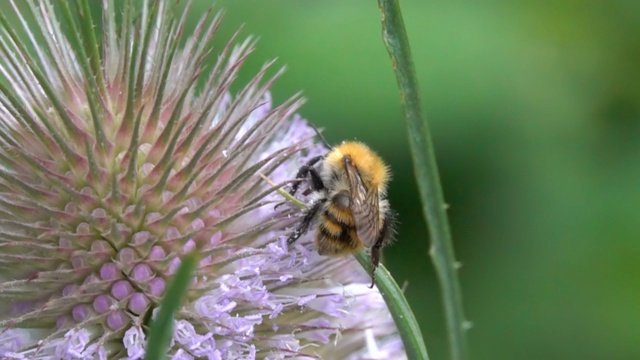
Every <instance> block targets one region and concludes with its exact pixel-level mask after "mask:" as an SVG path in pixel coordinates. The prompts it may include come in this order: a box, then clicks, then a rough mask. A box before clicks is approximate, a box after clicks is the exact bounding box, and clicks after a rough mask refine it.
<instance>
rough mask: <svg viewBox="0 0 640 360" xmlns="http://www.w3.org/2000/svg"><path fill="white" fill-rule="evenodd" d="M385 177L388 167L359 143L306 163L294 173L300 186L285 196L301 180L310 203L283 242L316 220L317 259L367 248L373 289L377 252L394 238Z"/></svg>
mask: <svg viewBox="0 0 640 360" xmlns="http://www.w3.org/2000/svg"><path fill="white" fill-rule="evenodd" d="M318 162H320V166H319V168H318V169H317V168H316V167H315V166H316V164H317V163H318ZM389 178H390V172H389V168H388V167H387V165H386V164H385V163H384V161H382V159H381V158H380V156H378V155H377V154H376V153H375V152H373V150H371V149H370V148H369V147H368V146H366V145H365V144H362V143H359V142H354V141H347V142H343V143H342V144H340V145H338V146H336V147H334V148H333V149H332V150H331V151H330V152H329V153H328V154H326V155H324V156H318V157H315V158H313V159H311V160H310V161H309V162H308V163H307V164H305V165H304V166H302V167H301V168H300V170H299V171H298V174H297V175H296V179H299V180H300V181H298V182H295V183H293V185H292V187H291V190H290V192H289V193H290V194H291V195H292V196H294V195H295V193H296V191H297V190H298V188H299V186H300V184H301V183H302V181H307V182H308V184H309V189H310V190H311V191H313V195H312V199H314V200H313V202H312V204H311V206H310V207H309V208H308V210H306V211H305V212H304V214H303V216H302V220H301V221H300V222H299V223H298V225H297V226H296V228H295V230H294V231H293V232H292V233H291V235H290V236H289V238H288V239H287V243H288V244H292V243H294V242H295V241H296V240H298V238H299V237H300V236H302V235H303V234H304V233H306V232H307V231H308V230H309V226H310V225H311V224H312V222H314V220H316V218H317V220H318V221H316V222H317V225H316V237H315V243H316V246H317V248H318V253H319V254H320V255H329V256H340V255H347V254H353V253H355V252H358V251H360V250H362V249H363V248H369V249H371V262H372V264H373V267H372V269H371V281H372V282H371V287H373V283H374V281H375V270H376V268H377V267H378V264H379V262H380V250H381V249H382V248H383V247H384V246H386V245H388V244H389V242H390V241H391V238H392V235H393V233H394V229H393V227H394V223H395V212H394V211H393V210H391V209H390V207H389V202H388V201H387V199H386V191H387V183H388V182H389Z"/></svg>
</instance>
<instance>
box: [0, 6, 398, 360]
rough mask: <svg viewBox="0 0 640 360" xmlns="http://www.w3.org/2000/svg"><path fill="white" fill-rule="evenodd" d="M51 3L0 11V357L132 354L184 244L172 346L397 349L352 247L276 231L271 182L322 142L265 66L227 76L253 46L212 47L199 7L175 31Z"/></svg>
mask: <svg viewBox="0 0 640 360" xmlns="http://www.w3.org/2000/svg"><path fill="white" fill-rule="evenodd" d="M70 3H72V2H59V3H58V2H55V6H54V3H53V2H50V1H46V0H44V1H40V2H38V3H35V2H33V1H29V2H26V3H14V2H11V5H10V7H9V6H7V7H9V8H10V9H11V11H12V14H9V12H7V11H5V12H3V13H1V14H0V21H1V25H0V26H1V29H0V72H1V74H0V76H1V78H0V281H1V283H0V357H1V358H3V359H4V358H9V359H13V358H33V359H52V358H53V359H107V358H109V359H111V358H118V359H120V358H128V359H140V358H142V357H143V356H144V354H145V347H146V344H147V338H148V330H149V323H150V321H152V319H153V317H154V315H155V313H156V310H157V309H158V307H159V306H160V302H161V299H162V296H163V295H164V293H165V288H166V287H167V283H168V282H169V281H170V280H171V279H172V276H173V274H174V273H175V272H176V269H177V268H178V267H179V265H180V263H181V259H182V258H183V257H184V256H185V254H188V253H190V252H192V251H197V252H198V253H199V254H200V258H199V259H200V260H199V263H198V266H197V270H196V273H195V277H194V279H193V281H192V283H190V285H189V290H188V293H187V295H186V298H185V299H184V301H183V303H182V304H181V307H180V309H179V310H178V312H177V313H176V314H175V320H174V333H173V337H172V341H171V344H170V348H169V355H170V356H171V357H172V358H174V359H200V358H202V359H254V358H262V359H283V358H333V359H357V358H380V359H389V358H401V357H403V356H404V353H403V349H402V344H401V342H400V340H399V338H398V336H397V332H396V329H395V327H394V325H393V321H392V319H391V317H390V316H389V313H388V311H387V308H386V306H385V304H384V302H383V301H382V298H381V296H380V294H379V293H378V292H377V291H376V290H375V289H373V290H371V289H368V287H367V284H368V281H369V278H368V276H367V274H366V273H365V272H364V271H363V270H362V269H360V268H359V267H358V265H357V264H356V263H355V262H354V260H353V259H350V258H342V259H334V258H326V257H321V256H319V255H318V254H317V253H316V252H315V250H314V246H313V244H312V242H311V236H312V234H309V235H308V236H306V237H304V238H302V239H301V240H300V241H299V242H298V243H297V244H296V245H295V246H292V247H288V246H287V245H286V241H285V239H286V234H287V232H288V231H289V229H290V228H291V226H292V225H293V224H294V222H295V221H296V220H297V219H298V218H297V216H298V214H299V210H297V209H296V208H294V207H292V206H288V205H285V206H283V207H280V208H278V210H274V205H275V204H276V203H278V202H280V201H282V198H281V197H280V195H278V194H277V193H275V192H274V189H275V187H278V186H282V185H284V184H285V183H286V182H287V180H291V179H292V178H293V177H294V176H295V172H296V170H297V168H298V167H299V166H300V165H301V164H303V163H304V162H305V161H306V160H307V159H309V158H311V157H313V156H317V155H318V154H323V153H324V152H326V150H327V149H325V148H324V147H323V146H322V145H318V144H317V143H316V142H315V141H314V135H315V132H314V130H313V129H312V128H311V127H310V126H309V125H308V124H307V122H306V121H305V120H303V119H302V118H301V117H300V116H298V115H297V114H296V111H297V110H298V108H299V107H300V105H301V104H302V99H301V98H300V97H299V96H294V97H292V98H290V99H289V100H287V101H285V102H283V103H282V104H280V105H274V104H272V101H271V98H270V95H269V88H270V86H271V84H272V83H273V81H274V80H275V78H276V77H277V76H278V74H279V73H276V75H275V76H271V77H267V75H266V74H267V73H269V72H268V69H269V64H267V65H266V66H265V67H264V68H263V69H262V71H260V72H259V73H258V74H257V75H256V76H255V77H254V78H253V79H252V80H250V81H249V82H248V83H247V84H246V85H245V86H244V87H242V88H241V89H240V90H239V91H237V92H232V91H231V89H230V87H231V84H232V83H233V81H234V80H235V78H236V75H237V73H238V70H239V68H240V65H241V64H242V63H243V62H244V60H245V58H246V56H247V55H248V54H249V53H251V51H252V50H253V45H254V44H253V42H252V41H251V40H247V41H244V42H241V43H239V44H238V45H233V43H234V41H235V36H234V39H232V41H231V42H229V44H228V45H227V46H226V47H223V48H221V49H214V48H212V39H213V35H214V33H215V32H216V30H217V28H218V26H219V24H220V16H219V15H214V14H213V13H208V14H205V15H204V16H203V17H202V19H201V20H200V21H199V22H198V23H197V24H196V27H195V30H193V33H192V34H190V35H189V36H183V33H184V32H185V24H186V19H187V16H186V13H187V10H183V9H181V8H178V7H177V6H178V5H176V2H175V1H162V0H158V1H143V2H141V3H138V2H126V4H125V6H124V8H122V7H119V8H118V9H116V7H115V5H114V3H113V2H112V1H110V0H104V1H103V2H102V8H101V10H102V16H101V19H100V21H96V19H93V18H92V16H91V13H92V12H91V9H90V8H89V2H88V1H84V2H83V1H78V2H75V3H73V4H70ZM13 22H15V23H13ZM63 25H64V26H63ZM98 25H99V26H98ZM96 26H98V27H97V28H100V29H101V32H97V31H96V30H95V29H96ZM16 28H19V30H15V29H16ZM98 34H102V38H101V39H98V38H99V36H98ZM181 39H182V40H186V41H184V42H182V41H181ZM182 44H183V45H182ZM262 176H265V177H267V178H269V179H271V180H272V181H274V182H276V183H277V185H276V186H272V185H269V184H268V183H267V182H266V181H265V180H264V178H263V177H262Z"/></svg>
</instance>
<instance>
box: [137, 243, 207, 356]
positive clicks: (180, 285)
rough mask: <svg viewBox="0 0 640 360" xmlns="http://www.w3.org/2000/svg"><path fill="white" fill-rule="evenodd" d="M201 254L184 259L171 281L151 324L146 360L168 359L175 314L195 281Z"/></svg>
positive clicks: (190, 255)
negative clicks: (190, 285)
mask: <svg viewBox="0 0 640 360" xmlns="http://www.w3.org/2000/svg"><path fill="white" fill-rule="evenodd" d="M199 258H200V257H199V254H198V252H197V251H192V252H190V253H189V254H187V255H186V256H185V257H183V258H182V263H181V264H180V267H179V268H178V271H177V272H176V276H175V277H174V278H173V280H171V282H170V283H169V286H168V288H167V292H166V294H165V296H164V298H163V299H162V303H161V304H160V311H158V314H157V316H156V318H155V319H154V320H153V322H152V323H151V330H150V331H149V342H148V343H147V352H146V354H145V356H144V359H145V360H162V359H166V358H167V350H168V348H169V343H170V342H171V337H172V335H173V319H174V314H175V312H176V311H178V308H179V307H180V304H182V301H183V299H184V298H185V295H186V293H187V290H188V289H189V284H191V282H192V280H193V272H194V271H195V268H196V265H197V264H198V261H199V260H200V259H199Z"/></svg>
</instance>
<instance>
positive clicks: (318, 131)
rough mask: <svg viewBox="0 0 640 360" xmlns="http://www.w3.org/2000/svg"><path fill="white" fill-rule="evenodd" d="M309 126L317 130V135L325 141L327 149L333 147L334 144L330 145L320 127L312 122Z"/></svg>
mask: <svg viewBox="0 0 640 360" xmlns="http://www.w3.org/2000/svg"><path fill="white" fill-rule="evenodd" d="M309 126H311V127H312V128H313V130H315V132H316V135H318V137H319V138H320V140H321V141H322V143H324V145H325V146H326V147H327V149H331V148H332V147H333V146H331V145H329V143H328V142H327V139H325V138H324V136H322V133H321V132H320V130H318V128H317V127H316V126H315V125H313V124H312V123H309Z"/></svg>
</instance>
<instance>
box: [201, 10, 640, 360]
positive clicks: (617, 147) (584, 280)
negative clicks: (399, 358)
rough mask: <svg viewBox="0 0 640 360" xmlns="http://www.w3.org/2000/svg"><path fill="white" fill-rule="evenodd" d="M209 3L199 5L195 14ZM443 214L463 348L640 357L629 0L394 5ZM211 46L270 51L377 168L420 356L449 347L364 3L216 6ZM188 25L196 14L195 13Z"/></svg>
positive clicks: (639, 165) (639, 158)
mask: <svg viewBox="0 0 640 360" xmlns="http://www.w3.org/2000/svg"><path fill="white" fill-rule="evenodd" d="M209 6H210V3H209V2H208V1H196V2H195V6H194V7H195V8H196V9H197V10H198V11H195V12H196V13H200V11H199V10H204V9H205V8H207V7H209ZM402 6H403V12H404V17H405V23H406V26H407V28H408V33H409V38H410V41H411V46H412V50H413V55H414V61H415V65H416V70H417V74H418V77H419V81H420V84H421V91H422V93H421V95H422V99H423V106H424V109H425V110H426V114H427V118H428V121H429V123H430V126H431V130H432V133H433V140H434V142H435V145H436V153H437V156H438V162H439V166H440V172H441V177H442V180H443V186H444V190H445V196H446V199H447V202H448V203H449V204H450V205H451V208H450V211H449V215H450V219H451V224H452V232H453V236H454V242H455V248H456V253H457V258H458V259H459V260H460V261H461V262H462V264H463V267H462V269H461V271H460V278H461V281H462V289H463V293H464V300H465V308H466V312H467V317H468V318H469V319H470V320H471V321H472V322H473V324H474V328H473V329H472V330H471V331H470V332H469V339H470V350H471V354H472V358H473V359H640V279H639V277H638V274H639V273H640V261H639V260H640V241H639V240H640V237H639V235H638V224H639V219H640V42H639V39H640V2H638V1H626V0H619V1H609V2H595V1H577V0H556V1H554V2H540V3H538V2H531V1H524V0H522V1H512V2H501V1H490V0H485V1H481V2H473V1H463V2H450V1H443V0H433V1H409V0H407V1H404V2H402ZM216 7H217V8H224V9H226V20H225V21H224V23H223V26H222V29H221V31H220V33H219V37H218V39H220V41H221V42H220V43H221V44H222V43H223V40H226V39H227V38H228V37H229V36H230V35H231V34H232V33H233V32H234V31H235V30H236V29H237V28H238V27H239V26H240V25H241V24H244V28H243V30H242V34H243V35H249V34H255V35H257V36H258V37H259V38H260V41H259V43H258V50H257V51H256V53H255V54H254V55H253V56H252V57H251V58H250V60H249V62H248V64H247V65H248V66H247V67H246V68H245V71H244V73H243V76H244V78H243V79H248V78H249V77H250V76H251V75H252V74H253V73H255V72H256V70H257V68H258V67H259V66H261V65H262V64H263V63H264V62H265V61H266V60H268V59H272V58H275V57H278V58H279V60H278V62H277V65H279V66H284V65H286V66H287V69H288V70H287V72H286V73H285V75H284V76H283V77H282V79H281V80H280V81H278V83H277V84H276V86H275V87H274V90H273V92H274V97H275V99H276V101H282V100H284V99H285V98H286V97H288V96H290V95H291V94H293V93H294V92H297V91H300V90H302V91H303V92H304V95H305V96H306V97H307V98H308V99H309V101H308V103H307V104H306V105H305V107H304V108H303V109H302V114H303V116H304V117H306V118H307V119H309V120H310V121H312V122H313V123H315V124H316V125H318V126H319V127H323V128H325V135H326V137H327V138H328V140H329V141H330V142H338V141H341V140H343V139H358V140H362V141H364V142H366V143H368V144H370V145H371V146H372V147H373V148H375V149H376V150H377V151H379V152H380V153H381V155H382V156H383V157H384V158H385V159H386V160H387V161H388V162H389V163H390V164H391V167H392V169H393V172H394V181H393V183H392V185H391V188H390V191H389V192H390V198H391V202H392V205H393V206H394V207H395V208H396V209H397V210H398V211H399V212H400V221H401V223H402V224H401V226H400V229H399V236H398V241H397V243H396V244H395V245H393V246H392V247H390V248H388V249H387V250H386V252H385V255H386V263H387V266H388V267H389V269H390V270H391V272H392V273H393V274H394V276H395V277H396V279H397V281H398V282H399V283H400V284H403V283H405V282H406V294H407V297H408V299H409V302H410V303H411V305H412V307H413V309H414V311H415V313H416V316H417V318H418V321H419V322H420V325H421V327H422V331H423V334H424V336H425V338H426V342H427V347H428V350H429V353H430V355H431V359H435V360H437V359H446V358H448V345H447V341H446V336H445V333H444V319H443V313H442V306H441V301H440V295H439V286H438V283H437V281H436V279H435V275H434V269H433V266H432V264H431V261H430V258H429V257H428V239H427V237H428V236H427V231H426V225H425V223H424V221H423V220H422V215H421V212H420V204H419V202H418V195H417V189H416V185H415V182H414V176H413V173H412V165H411V159H410V155H409V149H408V142H407V134H406V130H405V124H404V120H403V115H402V110H401V107H400V101H399V96H398V92H397V87H396V83H395V78H394V76H393V73H392V70H391V66H390V63H389V60H388V57H387V54H386V50H385V48H384V46H383V43H382V41H381V38H380V14H379V12H378V9H377V6H376V2H375V1H364V0H352V1H339V0H324V1H301V0H271V1H264V0H251V1H249V0H243V1H232V0H226V1H225V0H223V1H219V2H218V3H217V5H216ZM194 19H195V17H194Z"/></svg>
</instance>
